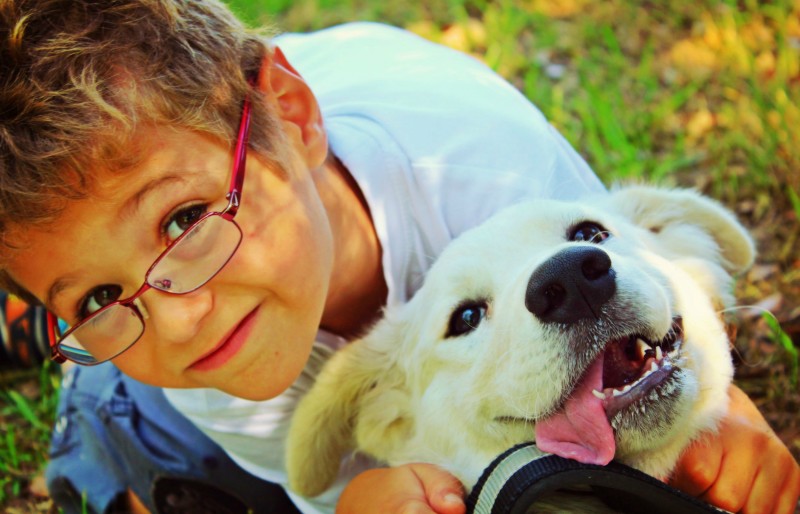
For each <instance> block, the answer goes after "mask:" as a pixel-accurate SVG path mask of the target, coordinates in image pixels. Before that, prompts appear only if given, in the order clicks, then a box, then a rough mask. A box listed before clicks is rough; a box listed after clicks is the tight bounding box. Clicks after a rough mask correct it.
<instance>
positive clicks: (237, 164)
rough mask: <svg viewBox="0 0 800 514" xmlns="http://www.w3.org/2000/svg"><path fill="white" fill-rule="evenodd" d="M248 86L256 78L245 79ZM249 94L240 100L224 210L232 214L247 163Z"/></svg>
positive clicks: (251, 84) (242, 183)
mask: <svg viewBox="0 0 800 514" xmlns="http://www.w3.org/2000/svg"><path fill="white" fill-rule="evenodd" d="M247 82H248V84H250V86H251V87H252V86H255V83H256V79H255V78H254V77H250V78H249V79H248V80H247ZM250 108H251V102H250V95H249V94H248V95H247V96H245V98H244V102H242V120H241V122H240V123H239V134H238V135H237V137H236V148H235V149H234V159H233V173H231V187H230V191H231V192H230V193H228V206H227V207H226V208H225V212H226V213H227V214H230V215H231V216H234V215H235V214H236V211H238V210H239V200H240V199H241V196H242V186H243V185H244V169H245V166H246V165H247V144H248V140H249V139H250Z"/></svg>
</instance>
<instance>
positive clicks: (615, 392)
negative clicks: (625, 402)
mask: <svg viewBox="0 0 800 514" xmlns="http://www.w3.org/2000/svg"><path fill="white" fill-rule="evenodd" d="M611 394H612V396H620V395H621V394H622V391H620V390H619V389H612V390H611Z"/></svg>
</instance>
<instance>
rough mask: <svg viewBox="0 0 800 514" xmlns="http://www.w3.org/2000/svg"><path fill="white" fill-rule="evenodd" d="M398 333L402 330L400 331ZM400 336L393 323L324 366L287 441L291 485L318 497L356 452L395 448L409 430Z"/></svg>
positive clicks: (338, 354) (299, 407) (292, 425)
mask: <svg viewBox="0 0 800 514" xmlns="http://www.w3.org/2000/svg"><path fill="white" fill-rule="evenodd" d="M398 329H399V327H398ZM400 334H401V332H400V331H399V330H395V329H394V327H393V324H392V323H391V322H389V321H388V320H385V321H384V322H382V323H380V324H379V326H378V327H377V330H374V331H373V332H371V333H370V335H369V336H368V338H367V339H362V340H358V341H355V342H353V343H350V344H349V345H348V346H346V347H345V348H343V349H341V350H339V351H338V352H336V354H334V356H333V357H331V359H330V360H329V361H328V362H327V363H326V364H325V366H324V368H323V370H322V372H321V373H320V374H319V376H318V377H317V380H316V382H315V384H314V386H313V388H312V389H311V391H310V392H309V393H308V394H307V395H306V396H305V397H304V398H303V399H302V400H301V401H300V404H299V406H298V408H297V409H296V411H295V413H294V415H293V417H292V423H291V428H290V430H289V437H288V440H287V454H286V466H287V471H288V475H289V486H290V488H291V489H293V490H294V491H296V492H298V493H300V494H302V495H304V496H316V495H318V494H320V493H322V492H323V491H325V489H327V488H328V487H329V486H330V485H331V484H332V483H333V481H334V479H335V478H336V475H337V473H338V471H339V466H340V464H341V461H342V457H343V456H344V455H345V454H346V453H347V452H349V451H351V450H353V449H354V448H359V449H364V450H365V451H367V452H369V453H372V454H373V456H375V457H377V458H379V459H380V458H385V456H384V455H381V454H380V453H375V452H371V451H370V450H371V448H380V449H391V448H392V447H393V446H394V445H393V442H399V440H400V439H403V438H404V437H405V433H406V432H407V431H408V426H409V423H410V422H409V419H408V417H407V414H408V412H409V409H408V395H407V394H406V392H405V391H406V390H405V387H404V383H403V379H402V375H401V374H400V372H399V371H398V370H397V369H396V367H395V366H396V362H395V359H394V358H393V355H394V353H395V352H396V350H397V346H399V344H400V337H401V335H400Z"/></svg>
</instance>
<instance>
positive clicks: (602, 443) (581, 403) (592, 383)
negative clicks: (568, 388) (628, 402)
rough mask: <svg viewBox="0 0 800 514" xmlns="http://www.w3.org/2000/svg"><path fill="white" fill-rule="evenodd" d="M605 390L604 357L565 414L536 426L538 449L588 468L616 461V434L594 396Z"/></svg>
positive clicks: (577, 390)
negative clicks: (589, 465) (580, 463)
mask: <svg viewBox="0 0 800 514" xmlns="http://www.w3.org/2000/svg"><path fill="white" fill-rule="evenodd" d="M592 389H597V390H598V391H602V390H603V356H602V355H600V357H599V358H598V359H597V360H596V361H595V362H594V364H592V365H591V367H590V368H589V369H588V370H587V371H586V373H585V374H584V376H583V377H582V378H581V381H580V382H579V383H578V385H577V387H576V388H575V390H574V391H573V392H572V395H571V396H570V398H569V399H568V400H567V403H566V404H565V405H564V408H563V410H561V411H559V412H556V413H555V414H553V415H552V416H550V417H549V418H547V419H545V420H542V421H539V422H537V423H536V446H538V447H539V449H540V450H542V451H543V452H547V453H553V454H555V455H559V456H561V457H564V458H567V459H573V460H577V461H578V462H583V463H584V464H600V465H606V464H608V463H609V462H611V459H613V458H614V451H615V450H616V444H615V443H614V430H613V429H612V428H611V424H610V423H609V422H608V418H606V412H605V409H604V408H603V400H601V399H600V398H597V397H596V396H595V395H593V394H592Z"/></svg>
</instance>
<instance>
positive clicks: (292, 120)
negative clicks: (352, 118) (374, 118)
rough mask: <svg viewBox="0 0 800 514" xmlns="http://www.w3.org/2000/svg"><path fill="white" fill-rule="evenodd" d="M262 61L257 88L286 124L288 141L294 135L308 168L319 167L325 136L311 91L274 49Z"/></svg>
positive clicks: (325, 152)
mask: <svg viewBox="0 0 800 514" xmlns="http://www.w3.org/2000/svg"><path fill="white" fill-rule="evenodd" d="M271 50H272V51H271V52H270V53H269V54H268V55H267V56H265V57H264V61H263V63H262V65H261V70H260V72H259V76H258V87H259V89H261V91H262V92H263V93H264V94H265V96H266V97H267V98H268V99H269V101H271V102H272V104H273V108H274V111H275V113H276V114H277V115H278V117H279V118H280V119H281V120H283V121H284V122H286V123H287V124H288V125H287V132H288V135H289V137H290V140H294V138H293V137H292V133H293V132H294V133H296V134H297V142H298V145H297V146H298V148H297V149H298V151H299V152H300V154H301V156H302V157H303V158H304V159H305V160H306V164H307V165H308V167H309V168H312V169H313V168H316V167H318V166H320V165H321V164H322V163H323V162H324V161H325V158H326V157H327V155H328V136H327V134H326V133H325V127H324V126H323V122H322V113H321V111H320V107H319V103H317V99H316V97H315V96H314V93H313V91H311V88H310V87H309V85H308V84H307V83H306V81H305V80H304V79H303V77H302V76H300V74H299V73H298V72H297V70H295V69H294V67H293V66H292V65H291V63H289V61H288V59H286V56H285V55H284V54H283V51H281V49H280V48H279V47H277V46H274V47H272V49H271Z"/></svg>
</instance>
